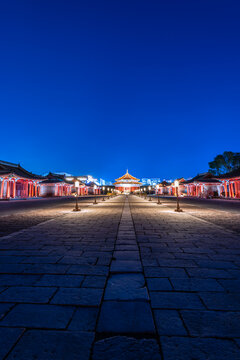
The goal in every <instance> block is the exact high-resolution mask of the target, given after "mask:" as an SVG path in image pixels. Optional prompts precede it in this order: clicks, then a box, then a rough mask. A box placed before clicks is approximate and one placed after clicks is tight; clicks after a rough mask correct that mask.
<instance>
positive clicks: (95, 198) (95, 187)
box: [93, 185, 97, 205]
mask: <svg viewBox="0 0 240 360" xmlns="http://www.w3.org/2000/svg"><path fill="white" fill-rule="evenodd" d="M96 189H97V186H96V185H94V195H95V197H94V202H93V205H96V204H97V194H96Z"/></svg>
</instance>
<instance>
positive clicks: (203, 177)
mask: <svg viewBox="0 0 240 360" xmlns="http://www.w3.org/2000/svg"><path fill="white" fill-rule="evenodd" d="M191 183H221V181H220V180H218V179H217V178H216V177H215V176H214V175H213V174H211V173H209V172H206V173H202V174H198V175H196V176H194V177H193V178H192V179H189V180H185V181H183V182H182V184H191Z"/></svg>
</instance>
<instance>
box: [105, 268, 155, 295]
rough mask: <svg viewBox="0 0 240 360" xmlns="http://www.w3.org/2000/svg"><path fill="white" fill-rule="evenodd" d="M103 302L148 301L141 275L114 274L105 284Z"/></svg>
mask: <svg viewBox="0 0 240 360" xmlns="http://www.w3.org/2000/svg"><path fill="white" fill-rule="evenodd" d="M104 300H149V297H148V292H147V288H146V286H145V279H144V276H143V275H142V274H132V273H130V274H114V275H111V276H110V278H109V279H108V282H107V287H106V290H105V294H104Z"/></svg>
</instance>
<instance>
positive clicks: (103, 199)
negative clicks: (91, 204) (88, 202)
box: [102, 186, 105, 201]
mask: <svg viewBox="0 0 240 360" xmlns="http://www.w3.org/2000/svg"><path fill="white" fill-rule="evenodd" d="M102 190H103V191H104V192H105V186H103V188H102ZM103 195H104V193H103ZM102 201H105V198H104V196H103V198H102Z"/></svg>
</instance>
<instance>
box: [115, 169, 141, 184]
mask: <svg viewBox="0 0 240 360" xmlns="http://www.w3.org/2000/svg"><path fill="white" fill-rule="evenodd" d="M121 180H136V181H140V179H137V178H136V177H134V176H132V175H130V174H129V172H128V170H127V172H126V174H124V175H123V176H121V177H120V178H118V179H116V181H117V182H118V181H121Z"/></svg>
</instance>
